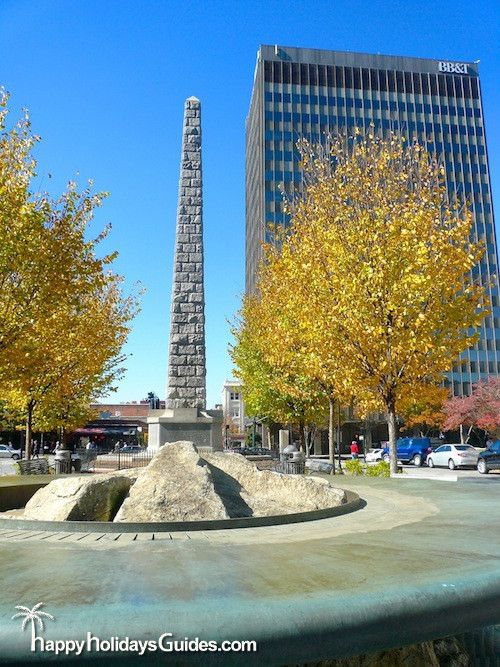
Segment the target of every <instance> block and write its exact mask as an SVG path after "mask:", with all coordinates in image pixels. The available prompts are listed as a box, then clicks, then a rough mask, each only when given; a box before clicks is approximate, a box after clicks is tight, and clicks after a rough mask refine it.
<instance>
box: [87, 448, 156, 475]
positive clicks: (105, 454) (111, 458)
mask: <svg viewBox="0 0 500 667" xmlns="http://www.w3.org/2000/svg"><path fill="white" fill-rule="evenodd" d="M75 454H77V455H78V456H79V457H80V459H81V461H82V470H87V471H89V472H111V471H114V470H126V469H129V468H143V467H144V466H147V465H148V463H149V462H150V461H151V459H152V458H153V454H151V453H150V452H147V451H146V450H142V451H138V452H127V451H124V452H123V451H121V450H117V451H109V450H98V449H97V450H96V449H89V450H87V449H83V450H77V451H76V452H75Z"/></svg>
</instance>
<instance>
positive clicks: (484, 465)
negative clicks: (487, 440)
mask: <svg viewBox="0 0 500 667" xmlns="http://www.w3.org/2000/svg"><path fill="white" fill-rule="evenodd" d="M477 469H478V472H480V473H481V474H482V475H484V474H486V473H488V472H489V471H490V470H500V440H497V441H496V442H494V443H493V444H492V445H490V446H489V447H488V448H487V449H485V450H484V451H482V452H480V453H479V456H478V459H477Z"/></svg>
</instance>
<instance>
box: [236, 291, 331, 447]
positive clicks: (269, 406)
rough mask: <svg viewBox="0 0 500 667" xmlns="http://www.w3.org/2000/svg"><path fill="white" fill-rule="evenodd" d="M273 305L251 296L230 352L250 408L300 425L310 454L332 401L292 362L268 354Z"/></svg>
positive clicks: (263, 416)
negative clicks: (328, 401) (284, 362)
mask: <svg viewBox="0 0 500 667" xmlns="http://www.w3.org/2000/svg"><path fill="white" fill-rule="evenodd" d="M268 306H269V304H268V303H267V302H266V301H265V300H263V299H260V298H256V297H255V296H252V295H248V296H247V297H246V298H245V299H244V302H243V307H242V309H241V312H240V317H239V320H238V322H237V324H236V325H235V326H234V327H233V329H232V333H233V336H234V339H235V342H234V344H233V345H231V346H230V354H231V357H232V360H233V362H234V364H235V375H236V377H238V378H239V379H240V380H241V381H242V384H243V389H242V391H243V396H244V398H245V410H246V413H247V414H248V415H250V416H256V417H259V418H261V419H264V420H265V421H267V422H274V423H280V424H289V425H291V426H293V427H295V428H297V430H298V432H299V437H300V444H301V447H302V448H303V450H304V451H305V452H306V455H308V454H309V452H310V449H311V445H312V440H313V438H314V433H315V431H316V429H317V428H318V427H322V426H323V424H324V422H325V419H326V414H327V412H326V410H327V404H326V400H325V396H324V394H323V392H321V391H320V390H319V388H318V386H317V385H316V384H315V383H313V382H311V380H310V379H309V378H308V377H307V376H305V375H301V373H300V369H299V368H297V367H295V366H294V364H293V362H292V363H287V364H286V365H281V364H280V363H279V361H276V360H275V358H274V357H272V358H271V355H269V351H270V350H269V338H270V335H271V332H270V330H269V326H270V324H272V322H273V318H272V317H271V318H270V317H269V315H270V314H271V315H272V311H270V310H269V307H268Z"/></svg>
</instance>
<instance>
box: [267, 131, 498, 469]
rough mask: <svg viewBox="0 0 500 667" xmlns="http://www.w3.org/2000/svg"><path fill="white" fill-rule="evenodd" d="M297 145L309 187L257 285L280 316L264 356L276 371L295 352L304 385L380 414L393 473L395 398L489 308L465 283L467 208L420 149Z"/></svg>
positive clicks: (440, 367) (474, 253) (475, 250)
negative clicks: (315, 384) (314, 383)
mask: <svg viewBox="0 0 500 667" xmlns="http://www.w3.org/2000/svg"><path fill="white" fill-rule="evenodd" d="M300 150H301V152H302V160H303V173H304V191H303V193H302V196H301V197H300V198H298V199H297V200H296V201H295V202H293V203H292V205H291V206H290V209H289V210H290V213H291V216H292V218H291V225H290V228H289V233H288V235H287V237H286V239H285V240H284V241H283V243H282V244H281V249H280V250H279V256H280V258H284V259H283V260H280V261H281V267H282V270H280V271H278V272H277V279H274V280H273V279H272V269H271V273H270V272H269V271H268V270H267V269H266V279H265V280H263V281H262V282H261V283H259V291H260V292H261V293H262V291H263V290H264V291H265V290H268V291H271V292H274V296H275V297H276V294H279V295H280V297H279V299H276V298H275V299H274V305H275V307H278V310H280V309H281V312H282V313H284V315H283V316H282V315H278V317H275V318H274V319H275V320H277V321H281V323H282V326H281V329H280V330H279V332H280V335H279V336H277V335H276V334H273V332H275V331H276V329H273V328H272V327H269V328H268V331H269V332H270V334H271V335H270V336H269V339H268V344H267V345H268V349H270V350H271V351H272V353H273V354H274V355H277V356H278V357H279V356H281V358H282V360H283V362H284V363H283V364H282V366H283V367H285V366H286V363H287V356H286V355H287V354H290V353H291V354H292V356H293V357H295V358H297V354H298V355H299V358H301V359H302V360H303V362H304V363H299V364H298V367H300V369H301V372H304V373H305V374H306V376H307V377H309V378H310V379H312V380H314V379H315V380H317V379H318V378H319V377H320V376H321V374H323V375H324V384H325V386H328V387H330V388H332V389H333V390H337V391H338V390H339V388H340V391H339V394H340V395H341V396H346V395H351V396H355V397H356V398H357V399H358V402H359V403H360V404H363V403H364V404H366V405H370V404H371V405H372V406H373V407H376V406H380V407H383V408H384V409H385V411H386V413H387V419H388V427H389V440H390V451H391V470H392V472H396V470H397V460H396V414H397V410H398V408H399V407H400V403H401V399H402V398H403V397H404V396H405V395H407V394H408V392H409V391H411V390H412V388H413V387H415V386H420V385H422V384H431V383H438V382H440V380H441V378H442V374H443V373H444V372H445V371H447V370H449V368H450V367H451V366H452V363H453V361H454V360H455V359H456V358H457V357H458V356H459V354H460V353H461V352H462V351H463V350H465V349H466V348H468V347H469V346H470V345H472V344H473V343H474V341H475V340H476V338H477V334H476V333H475V328H476V327H477V326H478V325H479V324H480V323H481V321H482V319H483V317H484V315H485V314H486V313H487V305H488V304H487V302H486V296H485V293H484V288H482V287H481V286H480V285H478V284H474V283H473V281H472V279H471V269H472V268H473V266H474V265H475V264H476V263H477V262H478V261H479V259H480V257H481V254H482V252H483V250H482V247H481V246H479V245H478V244H475V243H473V242H471V240H470V232H471V221H472V216H471V213H470V211H469V210H468V209H467V208H466V207H465V206H464V205H463V204H462V203H460V202H455V201H450V199H449V197H448V193H447V190H446V187H445V184H444V171H443V167H442V165H441V164H440V163H439V162H438V161H437V160H436V159H434V158H433V157H431V156H429V155H428V153H427V152H426V151H425V149H424V148H423V147H422V146H420V145H419V144H418V143H416V142H413V143H410V144H408V143H407V142H406V141H405V140H404V139H403V138H402V137H400V136H397V135H395V134H389V136H388V137H386V138H382V137H379V136H376V135H375V134H373V133H369V134H368V135H366V136H360V135H359V134H357V135H356V136H355V137H351V138H348V137H343V136H339V137H337V138H335V139H333V140H332V141H331V142H330V144H329V145H328V147H327V149H325V148H324V147H314V146H311V145H309V144H308V143H307V142H305V141H303V142H301V143H300ZM271 265H272V262H271ZM285 267H286V269H285ZM286 270H289V271H290V273H291V276H292V277H291V278H290V279H289V280H288V281H287V282H286V283H285V281H286V279H285V277H284V276H285V274H286ZM269 276H271V279H269ZM280 283H281V284H282V285H283V284H286V289H283V288H281V289H280V288H278V287H277V285H279V284H280ZM261 298H264V297H262V296H261ZM269 301H270V302H272V299H270V300H269ZM268 311H269V312H268V316H269V317H270V318H271V319H272V309H271V308H270V309H268ZM287 329H289V333H288V334H287ZM297 332H302V334H303V335H300V336H299V337H298V339H297ZM322 366H323V367H324V370H323V371H322V370H321V368H322Z"/></svg>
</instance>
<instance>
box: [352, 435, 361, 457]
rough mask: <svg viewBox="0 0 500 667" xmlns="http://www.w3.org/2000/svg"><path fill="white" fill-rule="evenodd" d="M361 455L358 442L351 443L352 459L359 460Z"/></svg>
mask: <svg viewBox="0 0 500 667" xmlns="http://www.w3.org/2000/svg"><path fill="white" fill-rule="evenodd" d="M358 455H359V447H358V443H357V442H356V440H353V441H352V442H351V459H357V458H358Z"/></svg>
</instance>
